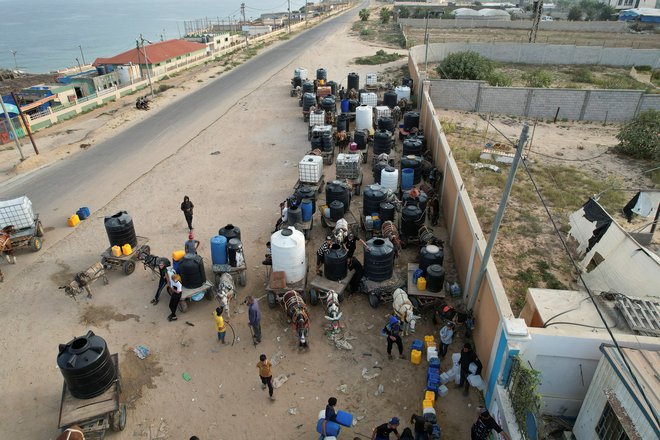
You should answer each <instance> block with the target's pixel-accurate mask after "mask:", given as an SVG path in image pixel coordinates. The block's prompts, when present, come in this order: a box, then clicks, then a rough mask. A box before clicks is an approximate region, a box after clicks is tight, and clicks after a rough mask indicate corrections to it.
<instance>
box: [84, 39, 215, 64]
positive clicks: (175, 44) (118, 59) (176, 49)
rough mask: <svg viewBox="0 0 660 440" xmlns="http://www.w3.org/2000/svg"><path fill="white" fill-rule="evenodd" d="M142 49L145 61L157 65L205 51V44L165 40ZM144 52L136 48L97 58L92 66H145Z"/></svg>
mask: <svg viewBox="0 0 660 440" xmlns="http://www.w3.org/2000/svg"><path fill="white" fill-rule="evenodd" d="M144 48H145V50H146V52H147V60H148V61H149V64H157V63H161V62H163V61H165V60H169V59H170V58H176V57H178V56H181V55H185V54H188V53H191V52H197V51H199V50H206V44H201V43H195V42H192V41H186V40H167V41H160V42H158V43H153V44H149V45H145V46H144ZM144 52H145V51H143V50H142V48H140V52H139V54H138V50H137V48H136V49H131V50H127V51H126V52H122V53H120V54H119V55H115V56H114V57H112V58H97V59H96V61H94V66H98V65H101V64H128V63H133V64H147V63H145V60H144Z"/></svg>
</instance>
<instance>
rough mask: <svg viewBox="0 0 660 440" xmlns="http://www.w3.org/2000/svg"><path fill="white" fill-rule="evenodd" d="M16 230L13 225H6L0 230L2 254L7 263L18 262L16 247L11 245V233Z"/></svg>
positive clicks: (0, 251) (0, 250) (0, 249)
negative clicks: (15, 253) (15, 254)
mask: <svg viewBox="0 0 660 440" xmlns="http://www.w3.org/2000/svg"><path fill="white" fill-rule="evenodd" d="M13 230H14V226H13V225H9V226H5V227H4V228H2V230H1V231H0V254H2V255H3V256H4V257H5V259H6V260H7V263H9V264H16V256H14V248H13V247H12V245H11V233H12V231H13Z"/></svg>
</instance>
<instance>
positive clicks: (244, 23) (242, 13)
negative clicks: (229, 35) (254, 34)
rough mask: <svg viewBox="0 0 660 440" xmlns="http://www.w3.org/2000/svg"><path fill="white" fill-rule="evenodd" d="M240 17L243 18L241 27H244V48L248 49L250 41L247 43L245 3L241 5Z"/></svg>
mask: <svg viewBox="0 0 660 440" xmlns="http://www.w3.org/2000/svg"><path fill="white" fill-rule="evenodd" d="M241 15H242V16H243V25H244V26H245V28H246V30H245V47H246V48H248V47H250V41H248V31H247V21H246V20H245V3H241Z"/></svg>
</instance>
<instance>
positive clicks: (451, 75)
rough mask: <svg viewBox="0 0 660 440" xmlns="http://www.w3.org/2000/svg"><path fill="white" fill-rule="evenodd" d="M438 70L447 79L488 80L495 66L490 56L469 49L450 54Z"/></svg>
mask: <svg viewBox="0 0 660 440" xmlns="http://www.w3.org/2000/svg"><path fill="white" fill-rule="evenodd" d="M436 70H437V72H438V74H439V75H440V76H441V77H442V78H447V79H469V80H487V79H488V78H490V76H491V75H492V74H493V70H494V68H493V63H492V62H491V61H490V60H489V59H488V58H486V57H483V56H481V55H479V54H478V53H477V52H474V51H471V50H468V51H464V52H455V53H452V54H450V55H448V56H447V57H446V58H445V59H444V60H443V61H442V63H440V65H439V66H438V67H437V69H436Z"/></svg>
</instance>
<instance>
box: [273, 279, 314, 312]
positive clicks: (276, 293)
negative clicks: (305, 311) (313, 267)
mask: <svg viewBox="0 0 660 440" xmlns="http://www.w3.org/2000/svg"><path fill="white" fill-rule="evenodd" d="M306 287H307V272H305V276H304V277H303V279H302V280H300V281H298V282H296V283H287V282H286V276H285V274H284V272H280V271H274V272H270V275H269V276H268V285H267V286H266V299H267V301H268V307H269V308H271V309H274V308H275V307H277V304H281V305H282V307H284V303H283V302H282V301H283V300H284V294H285V293H287V292H288V291H289V290H295V291H296V292H298V293H299V294H300V295H301V296H302V297H303V299H304V300H305V302H309V303H311V302H312V301H311V298H309V296H308V295H307V293H306Z"/></svg>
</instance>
